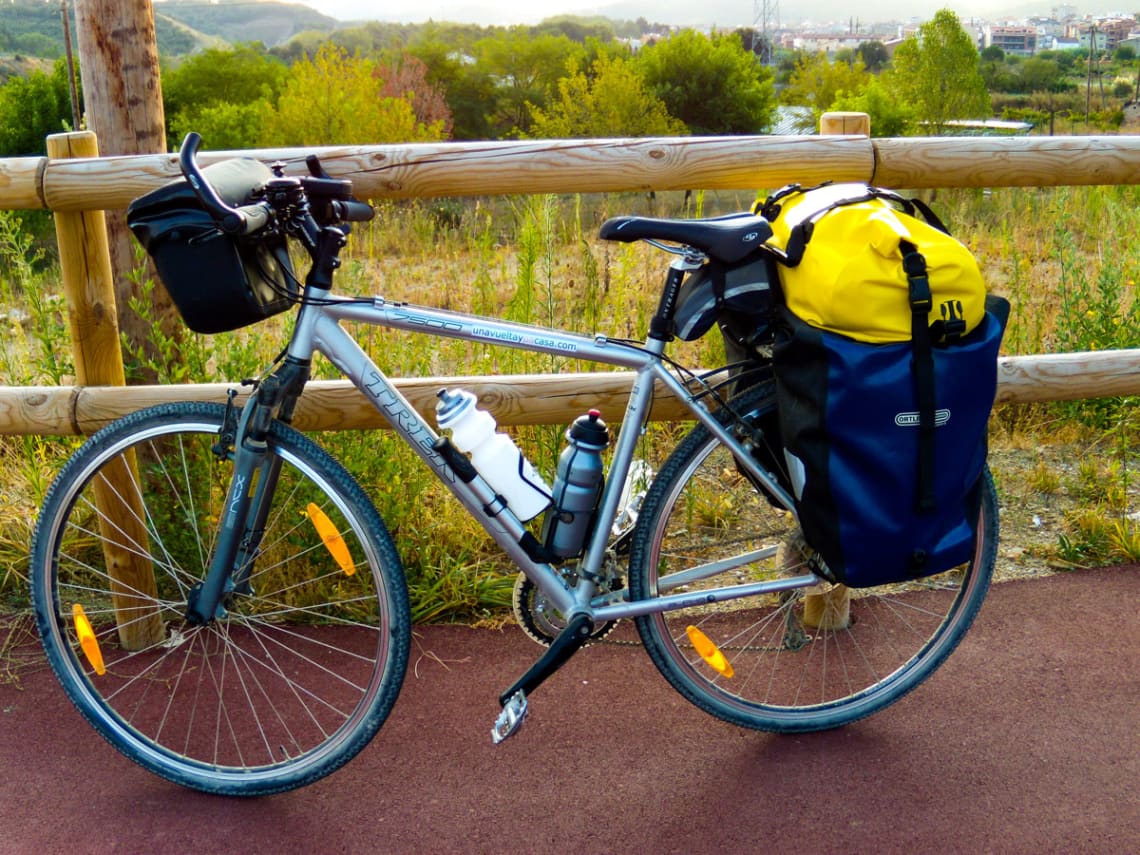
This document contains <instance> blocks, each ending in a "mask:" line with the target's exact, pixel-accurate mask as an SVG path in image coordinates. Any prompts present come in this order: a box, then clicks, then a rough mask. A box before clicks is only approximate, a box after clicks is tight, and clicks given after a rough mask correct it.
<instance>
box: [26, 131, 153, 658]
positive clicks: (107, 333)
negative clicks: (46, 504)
mask: <svg viewBox="0 0 1140 855" xmlns="http://www.w3.org/2000/svg"><path fill="white" fill-rule="evenodd" d="M47 151H48V157H49V158H55V159H64V158H73V157H98V156H99V144H98V142H97V140H96V139H95V134H93V133H91V132H90V131H82V132H79V133H71V134H53V135H52V136H49V137H48V139H47ZM55 234H56V240H57V242H58V244H59V261H60V272H61V274H62V278H63V287H64V291H65V293H66V295H67V308H68V317H69V320H70V324H71V346H72V352H73V354H74V357H75V375H76V383H77V384H78V385H80V386H122V385H124V383H125V377H124V372H123V354H122V350H121V349H120V347H119V323H118V318H117V316H116V313H115V287H114V278H113V276H112V273H111V256H110V252H109V250H108V247H107V227H106V223H105V221H104V217H103V212H102V211H82V212H57V213H56V214H55ZM97 478H98V480H97V481H96V482H95V484H94V485H93V486H94V490H95V504H96V508H97V510H98V514H99V527H100V530H101V531H102V532H103V535H104V538H103V554H104V558H105V559H106V562H107V570H108V573H109V574H110V576H111V580H112V583H113V584H112V590H113V591H114V605H115V617H116V621H117V623H118V628H119V641H120V642H121V643H122V645H123V646H124V647H126V648H127V649H128V650H139V649H142V648H144V647H146V646H148V645H150V644H155V643H157V642H159V641H161V640H162V639H163V637H164V635H165V630H164V628H163V624H162V619H161V618H160V617H159V614H158V611H157V609H156V608H155V607H154V606H153V605H152V604H153V602H154V595H155V593H156V588H155V581H154V570H153V568H152V567H151V565H150V562H149V561H148V560H146V559H144V558H142V557H140V554H139V553H145V552H146V550H145V549H137V550H128V549H126V548H123V547H116V546H115V545H114V543H112V541H117V542H119V543H123V542H124V541H125V542H133V543H136V544H146V543H147V541H148V537H147V532H146V527H145V525H144V524H143V519H144V515H143V509H142V503H141V502H140V500H139V496H138V489H137V484H138V483H139V482H138V473H137V466H136V465H135V461H134V460H133V459H128V458H123V466H122V467H120V469H119V471H115V470H113V469H112V470H111V471H107V472H103V473H100V474H99V475H98V476H97ZM140 603H145V604H144V605H140ZM66 605H67V604H61V606H66Z"/></svg>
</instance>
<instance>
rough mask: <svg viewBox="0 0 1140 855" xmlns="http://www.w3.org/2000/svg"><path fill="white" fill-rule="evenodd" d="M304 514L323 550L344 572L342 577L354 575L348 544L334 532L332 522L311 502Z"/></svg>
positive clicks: (354, 569)
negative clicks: (309, 521)
mask: <svg viewBox="0 0 1140 855" xmlns="http://www.w3.org/2000/svg"><path fill="white" fill-rule="evenodd" d="M305 512H306V513H307V514H308V515H309V519H311V520H312V521H313V528H315V529H316V530H317V534H319V535H320V536H321V540H322V541H323V542H324V544H325V548H326V549H327V550H328V551H329V554H330V555H332V557H333V558H334V559H336V563H337V564H339V565H340V569H341V570H343V571H344V575H345V576H351V575H352V574H353V573H355V572H356V564H355V563H354V562H353V560H352V554H351V553H350V552H349V551H348V544H347V543H345V542H344V538H343V537H341V536H340V532H339V531H337V530H336V526H335V525H333V521H332V520H330V519H329V518H328V515H327V514H326V513H325V512H324V511H322V510H321V509H320V508H318V507H317V506H316V505H315V504H313V503H312V502H309V505H308V507H306V508H305Z"/></svg>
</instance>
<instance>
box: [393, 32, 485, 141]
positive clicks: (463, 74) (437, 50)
mask: <svg viewBox="0 0 1140 855" xmlns="http://www.w3.org/2000/svg"><path fill="white" fill-rule="evenodd" d="M432 26H437V25H432ZM408 53H409V54H410V55H412V56H414V57H416V58H417V59H419V60H420V61H421V62H422V63H423V64H424V68H425V75H426V79H427V81H428V83H429V84H431V85H432V86H435V87H437V88H438V90H439V91H440V92H442V93H443V96H444V98H445V99H446V101H447V107H448V109H449V110H450V112H451V121H452V127H451V136H452V138H453V139H457V140H481V139H488V138H489V137H490V136H492V133H491V122H490V117H491V115H492V113H493V112H494V109H495V103H496V101H495V81H494V79H493V78H492V77H491V75H490V74H489V73H487V71H486V70H484V69H483V68H482V67H481V66H479V65H477V64H476V63H475V62H472V61H469V60H470V57H468V56H467V55H465V54H463V53H461V52H460V51H458V50H457V49H456V47H455V46H454V44H453V43H452V42H450V41H445V40H444V39H442V38H439V37H436V36H435V35H432V36H431V37H430V38H425V39H422V40H420V41H417V42H416V43H415V44H413V45H410V46H409V48H408Z"/></svg>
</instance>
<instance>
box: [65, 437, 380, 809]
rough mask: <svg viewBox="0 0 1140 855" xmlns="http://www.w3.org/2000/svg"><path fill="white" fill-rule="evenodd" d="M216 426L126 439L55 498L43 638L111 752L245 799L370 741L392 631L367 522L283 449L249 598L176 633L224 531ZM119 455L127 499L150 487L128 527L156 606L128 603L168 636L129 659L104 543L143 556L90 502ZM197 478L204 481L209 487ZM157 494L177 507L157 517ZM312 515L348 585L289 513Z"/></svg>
mask: <svg viewBox="0 0 1140 855" xmlns="http://www.w3.org/2000/svg"><path fill="white" fill-rule="evenodd" d="M217 428H218V422H217V421H214V420H211V419H202V420H200V421H196V422H194V423H189V422H180V423H177V424H174V425H158V426H153V427H151V428H149V429H148V430H145V431H143V432H142V433H139V432H132V433H131V434H130V435H129V436H126V437H123V438H121V439H119V440H118V441H117V442H115V443H114V444H113V445H112V446H111V447H110V448H109V450H108V451H106V452H105V453H102V454H100V455H98V459H96V460H92V462H91V463H90V464H89V465H88V466H86V467H85V468H84V469H83V470H82V471H80V472H78V473H76V477H75V478H74V479H72V480H71V482H70V483H71V484H72V485H75V486H74V487H73V488H72V489H71V491H70V493H69V494H68V495H66V496H64V497H63V498H62V506H63V507H65V508H66V509H67V512H66V514H60V515H58V517H57V524H56V526H55V527H54V529H53V530H52V531H51V532H50V533H49V534H48V536H49V537H50V542H51V544H52V548H51V554H52V556H53V559H54V563H53V566H52V571H53V573H52V579H53V584H52V586H51V591H52V603H51V609H50V613H49V616H48V617H47V621H48V624H49V625H48V627H47V629H48V631H49V633H50V636H51V639H52V643H53V644H54V646H55V647H56V648H57V650H58V651H59V655H60V657H61V661H62V662H63V663H64V664H63V668H64V670H66V671H69V672H70V675H71V678H72V679H70V680H65V685H67V687H68V690H69V692H71V693H72V695H73V699H74V700H76V702H77V704H79V706H80V708H81V709H82V710H83V711H84V712H85V714H87V715H88V717H89V718H90V719H91V720H92V722H93V723H94V724H95V725H96V726H97V727H99V728H100V729H101V730H103V731H104V733H105V735H107V736H108V737H109V738H110V739H111V741H112V742H113V743H115V744H117V745H118V746H119V747H121V748H123V747H125V748H126V750H128V753H131V754H132V756H134V758H135V759H137V760H139V761H140V762H142V763H143V764H144V765H148V766H150V767H151V768H152V769H155V770H156V771H159V772H160V773H163V774H167V775H168V776H170V774H171V772H172V771H173V772H174V773H175V774H185V775H190V776H199V777H201V778H202V779H203V780H212V779H216V780H219V781H225V780H227V779H229V778H233V777H238V778H240V779H241V780H242V782H243V786H245V787H250V786H256V785H257V784H258V783H259V782H260V781H262V780H265V781H269V780H273V781H277V780H280V779H281V778H282V776H283V775H295V776H297V777H304V776H305V775H307V774H309V773H310V770H312V769H313V768H315V767H318V766H321V765H323V764H328V763H331V762H339V758H340V755H341V754H342V753H343V752H345V751H346V747H345V746H346V744H347V743H350V742H353V741H358V740H359V739H360V737H361V734H362V730H367V729H369V728H371V724H370V722H369V717H370V716H371V715H372V710H373V706H374V704H375V701H376V698H377V696H378V694H379V693H380V691H381V689H382V687H383V685H384V683H385V680H386V674H387V663H390V650H389V637H390V626H389V622H390V621H389V616H388V614H387V611H386V610H385V609H384V608H380V607H378V596H379V597H380V598H383V599H385V600H386V598H387V593H386V592H385V591H384V580H383V576H382V574H380V573H379V571H378V567H379V563H380V560H379V557H378V556H377V555H376V554H375V552H374V549H373V546H372V542H371V540H370V539H369V538H368V537H364V536H362V534H361V529H362V528H363V523H362V521H361V520H359V519H358V518H357V516H358V515H357V514H356V513H355V512H354V511H353V509H351V508H350V507H349V504H348V502H347V501H346V500H345V499H344V498H343V497H342V496H341V495H340V492H339V491H338V490H337V489H336V488H335V486H334V485H333V484H331V482H330V481H329V480H328V479H327V478H326V477H325V475H324V474H323V473H322V472H320V471H317V469H316V468H314V467H313V466H312V465H310V463H309V462H308V461H306V460H305V459H304V458H303V456H302V455H299V454H298V453H297V452H296V451H295V450H293V449H291V448H289V447H283V446H280V445H278V446H275V448H276V451H277V452H278V454H279V455H280V457H281V459H282V461H283V464H284V465H283V467H282V480H281V484H280V487H279V489H278V492H277V495H276V498H275V502H274V506H273V510H272V511H271V513H270V517H269V520H268V522H267V526H266V537H265V538H264V539H263V541H262V554H261V555H260V557H259V558H258V561H257V562H256V565H255V569H254V571H253V576H252V579H251V581H252V585H253V588H254V591H255V593H254V594H252V595H249V596H237V597H235V598H234V599H233V600H232V601H231V604H230V609H229V610H228V612H227V615H226V616H225V617H224V618H222V619H219V620H216V621H214V622H212V623H211V624H209V625H207V626H203V627H190V626H187V625H186V624H185V623H184V622H183V621H182V619H181V618H182V614H183V613H184V610H185V596H186V593H187V591H188V589H189V586H190V585H191V584H193V583H194V582H195V581H197V580H198V579H199V578H200V576H201V571H202V567H203V566H204V563H205V561H206V560H207V556H208V555H209V554H210V551H211V547H212V543H213V536H214V531H215V528H214V526H215V524H216V520H217V519H219V518H220V517H221V509H220V507H219V506H220V504H221V498H222V497H223V496H224V484H225V483H226V481H227V475H226V471H219V470H228V469H229V467H228V466H218V464H217V462H216V459H215V458H213V456H212V455H211V454H210V452H209V446H210V445H211V444H212V443H213V442H214V440H215V434H216V432H217ZM128 448H129V449H130V450H131V451H132V452H133V453H134V455H135V461H136V463H135V468H136V470H137V475H136V476H132V477H131V479H130V482H131V483H132V484H134V485H135V487H136V489H137V485H138V482H139V480H143V481H145V482H146V483H147V484H148V489H146V490H141V491H139V492H140V494H141V495H142V497H143V502H144V508H145V510H144V513H143V516H142V518H141V520H140V519H139V518H138V517H137V515H134V516H135V519H136V522H139V523H140V524H141V525H142V526H143V527H144V528H145V531H146V536H147V537H146V543H145V552H146V554H147V555H148V556H149V558H150V559H151V564H152V566H153V568H154V571H155V576H156V579H157V582H156V591H155V593H156V594H157V596H156V597H155V598H153V601H152V599H151V597H149V596H146V597H144V596H142V595H141V594H138V593H135V594H133V595H132V594H131V593H130V591H128V592H127V593H128V610H127V611H126V612H125V614H126V615H128V616H133V615H137V614H139V613H140V612H142V611H144V610H145V609H146V608H147V607H148V606H149V607H151V608H152V609H153V610H157V612H158V614H159V615H160V616H161V620H162V624H163V625H164V630H163V632H162V634H161V635H162V637H161V640H157V641H152V642H151V643H148V644H147V645H146V646H145V647H144V648H143V649H141V650H128V649H126V648H125V647H124V646H123V641H122V633H121V632H120V630H119V629H117V628H116V620H115V611H116V599H115V590H116V589H117V590H118V595H119V597H120V600H119V601H118V611H119V620H118V624H120V625H122V624H124V623H130V622H132V621H133V620H134V618H133V617H129V618H128V619H126V620H124V619H123V615H124V610H123V606H122V600H121V598H122V596H123V593H124V592H123V590H122V587H121V586H118V585H116V584H115V583H113V582H111V581H110V577H109V574H108V572H107V569H106V562H107V560H108V559H107V554H106V552H105V551H104V549H103V544H104V543H106V542H108V541H109V542H113V543H117V544H118V545H119V546H120V547H122V548H125V550H126V551H127V552H128V553H132V554H135V555H136V556H137V555H140V554H141V553H143V552H144V545H142V544H140V543H139V542H138V538H137V537H135V536H133V535H130V534H128V533H126V532H125V531H124V528H125V527H126V526H124V525H122V524H116V523H113V522H108V519H107V516H108V515H107V514H106V512H104V511H99V510H97V509H96V501H95V489H96V485H98V484H100V483H102V482H104V481H105V478H104V473H106V472H107V471H108V470H109V461H112V460H118V461H121V460H122V459H123V458H122V454H123V452H125V451H127V450H128ZM119 465H120V467H121V465H122V464H119ZM204 470H212V472H208V473H207V474H206V476H205V478H206V480H202V473H203V471H204ZM160 488H161V489H160ZM156 491H160V492H161V493H162V495H163V496H164V497H165V496H167V495H169V496H171V497H172V498H174V499H175V500H174V501H172V502H170V503H167V502H165V501H163V502H161V503H160V502H159V501H157V500H156V499H155V495H156ZM115 495H118V493H116V494H115ZM309 502H312V503H313V504H314V505H316V506H317V507H319V508H321V510H322V512H323V514H324V515H325V517H326V518H327V519H328V520H329V521H330V523H331V524H332V525H333V526H334V527H335V529H336V530H337V532H338V533H339V536H340V537H341V540H342V542H344V543H345V545H346V548H347V549H348V550H349V554H350V555H351V556H352V558H351V563H352V571H353V572H352V574H351V575H347V574H346V573H345V571H344V570H343V569H342V568H341V566H340V565H339V564H338V563H337V561H336V559H335V557H334V556H333V554H332V552H331V551H330V550H329V549H327V548H326V547H325V546H324V543H323V541H322V539H321V537H320V533H319V532H317V531H316V530H314V528H313V521H312V519H311V518H310V517H309V516H308V515H304V514H300V513H298V509H299V508H306V507H307V506H308V503H309ZM199 525H200V526H201V527H202V530H201V531H199V530H198V528H197V527H198V526H199ZM112 560H113V559H112ZM132 590H133V589H132ZM76 603H78V604H79V606H80V608H81V609H82V612H83V617H85V618H86V621H87V624H88V625H89V626H90V627H91V631H90V632H89V633H88V632H85V627H84V626H83V625H82V620H83V619H82V618H79V617H77V615H76V613H75V604H76ZM83 635H87V636H88V641H89V643H90V637H91V636H92V635H93V636H94V638H95V645H96V648H97V650H98V653H97V654H96V656H97V657H99V658H101V659H102V660H103V662H102V667H103V669H105V670H104V673H102V674H99V673H97V669H96V664H97V662H96V660H95V659H93V658H92V655H91V653H90V652H89V651H88V650H85V647H84V644H83V639H82V638H81V636H83ZM61 676H63V675H61ZM371 729H374V728H371ZM368 735H371V734H370V733H369V734H368ZM352 753H355V749H354V750H353V751H352ZM349 756H351V755H349Z"/></svg>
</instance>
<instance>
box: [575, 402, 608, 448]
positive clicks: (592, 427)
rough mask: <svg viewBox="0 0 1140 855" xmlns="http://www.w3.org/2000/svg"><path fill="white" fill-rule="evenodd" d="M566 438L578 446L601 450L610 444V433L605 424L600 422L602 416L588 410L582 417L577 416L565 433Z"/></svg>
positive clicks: (595, 411)
mask: <svg viewBox="0 0 1140 855" xmlns="http://www.w3.org/2000/svg"><path fill="white" fill-rule="evenodd" d="M566 438H567V439H571V440H573V441H574V442H576V443H578V444H579V445H585V446H589V447H591V448H597V449H602V448H605V447H606V446H608V445H609V444H610V432H609V429H608V428H607V427H606V423H605V422H604V421H602V414H601V413H600V412H598V411H597V410H590V411H589V412H588V413H587V414H586V415H584V416H578V418H576V419H574V423H573V424H572V425H570V430H568V431H567V432H566Z"/></svg>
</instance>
